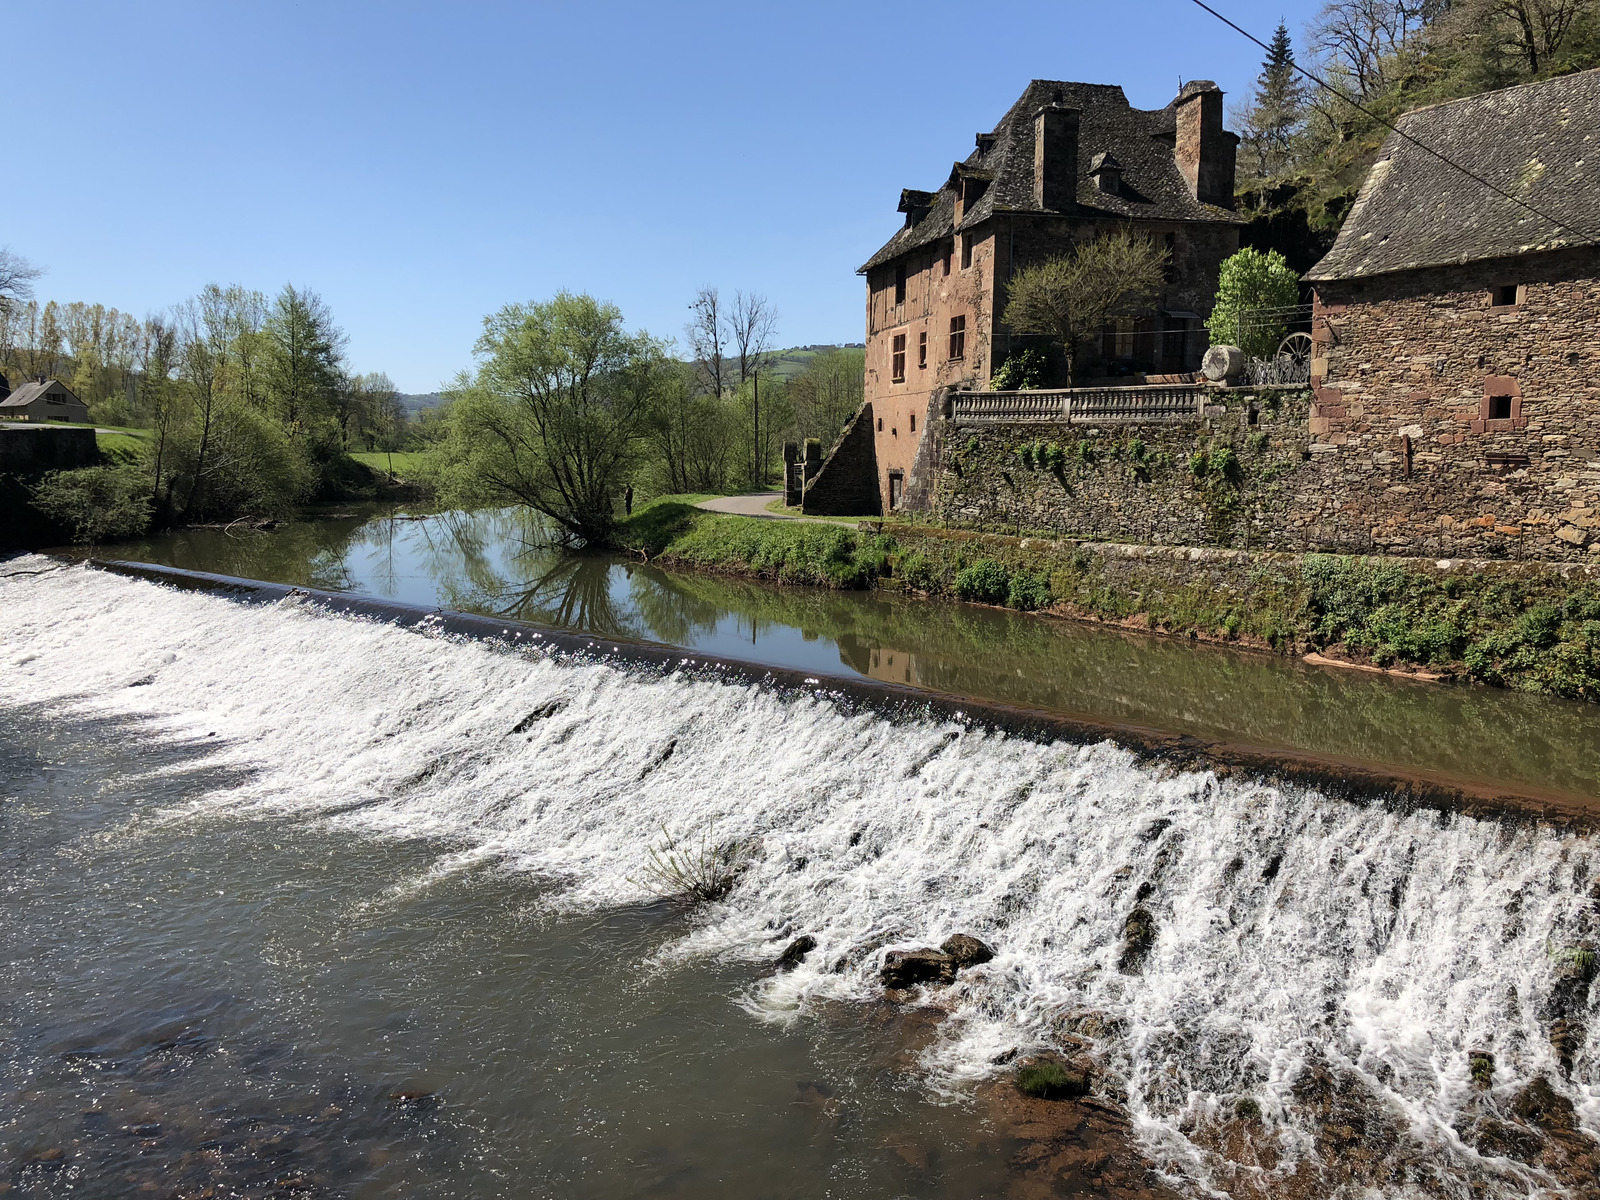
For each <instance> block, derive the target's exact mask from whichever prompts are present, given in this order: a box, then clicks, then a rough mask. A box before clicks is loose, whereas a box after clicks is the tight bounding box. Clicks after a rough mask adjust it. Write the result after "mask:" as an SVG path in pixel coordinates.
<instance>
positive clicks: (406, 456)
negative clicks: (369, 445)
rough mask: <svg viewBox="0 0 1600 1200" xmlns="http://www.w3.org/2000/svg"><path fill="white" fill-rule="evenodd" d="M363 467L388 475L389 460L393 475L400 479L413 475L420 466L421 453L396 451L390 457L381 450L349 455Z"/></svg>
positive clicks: (362, 451)
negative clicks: (391, 463) (392, 465)
mask: <svg viewBox="0 0 1600 1200" xmlns="http://www.w3.org/2000/svg"><path fill="white" fill-rule="evenodd" d="M350 457H351V458H353V459H355V460H356V461H357V462H358V463H360V464H361V465H362V466H364V467H371V468H372V469H373V470H374V471H382V472H383V473H384V474H386V475H387V474H388V473H389V469H390V460H391V459H392V460H393V463H394V473H395V474H396V475H397V476H399V477H400V478H401V479H405V478H408V477H409V476H411V475H414V474H415V473H416V471H417V469H418V468H419V467H420V466H421V465H422V458H423V455H422V452H421V451H418V450H397V451H395V452H394V453H393V454H392V455H391V454H385V453H384V452H383V451H382V450H361V451H357V452H356V453H353V454H351V455H350Z"/></svg>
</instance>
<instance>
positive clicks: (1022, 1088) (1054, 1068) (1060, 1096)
mask: <svg viewBox="0 0 1600 1200" xmlns="http://www.w3.org/2000/svg"><path fill="white" fill-rule="evenodd" d="M1017 1090H1018V1091H1019V1092H1021V1093H1022V1094H1023V1095H1024V1096H1033V1097H1035V1098H1036V1099H1039V1100H1069V1099H1071V1098H1072V1097H1073V1096H1083V1095H1087V1094H1088V1091H1089V1077H1088V1076H1087V1075H1085V1074H1084V1073H1083V1072H1082V1071H1069V1070H1067V1068H1066V1067H1064V1066H1062V1065H1061V1064H1060V1063H1058V1062H1054V1061H1052V1060H1050V1059H1045V1060H1044V1061H1043V1062H1035V1063H1029V1064H1028V1065H1027V1066H1025V1067H1023V1068H1022V1069H1021V1070H1019V1071H1018V1072H1017Z"/></svg>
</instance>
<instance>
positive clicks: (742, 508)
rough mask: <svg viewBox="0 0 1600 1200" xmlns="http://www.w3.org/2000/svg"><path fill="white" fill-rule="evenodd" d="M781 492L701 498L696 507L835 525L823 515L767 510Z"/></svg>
mask: <svg viewBox="0 0 1600 1200" xmlns="http://www.w3.org/2000/svg"><path fill="white" fill-rule="evenodd" d="M782 496H783V493H782V492H752V493H750V494H748V495H744V496H718V497H717V498H716V499H715V500H702V501H700V503H699V504H696V505H695V507H696V508H703V509H705V510H706V511H707V512H719V513H733V514H735V515H736V516H740V517H765V518H767V519H769V520H774V521H812V522H815V523H817V524H821V525H837V524H838V522H837V521H829V520H827V519H826V518H824V517H802V516H801V515H800V514H799V513H798V512H794V511H785V510H783V509H780V510H778V511H777V512H768V511H767V505H769V504H771V503H772V502H773V501H774V500H777V499H780V498H781V497H782Z"/></svg>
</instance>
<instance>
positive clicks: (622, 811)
mask: <svg viewBox="0 0 1600 1200" xmlns="http://www.w3.org/2000/svg"><path fill="white" fill-rule="evenodd" d="M19 569H32V570H43V572H44V573H42V574H38V575H28V576H22V575H20V574H11V575H10V577H8V578H5V579H3V580H0V603H3V611H4V612H5V614H6V619H5V624H4V628H3V631H0V647H3V654H4V658H3V660H0V661H3V663H4V669H3V671H0V703H4V704H18V703H29V704H33V705H43V706H45V707H47V708H50V709H54V710H58V711H61V712H63V713H71V714H83V715H89V716H114V717H118V718H121V719H123V720H136V721H138V722H140V723H142V727H143V728H144V729H145V731H146V732H147V736H148V737H149V738H151V739H155V740H157V741H160V742H164V743H169V744H172V743H184V742H188V743H204V744H205V745H207V746H208V748H210V749H209V753H208V761H210V762H211V763H213V764H214V765H216V766H217V767H218V768H223V769H227V768H234V769H235V770H233V771H232V772H231V774H230V776H229V777H230V778H231V779H233V780H235V781H236V782H233V783H230V784H229V785H227V786H226V787H224V788H222V789H220V790H217V791H214V792H212V793H210V794H209V795H208V798H207V800H206V801H205V802H204V804H203V805H201V806H198V810H197V811H188V810H185V811H175V812H169V813H167V814H165V816H166V819H167V820H169V821H171V822H174V823H178V824H181V823H182V822H185V821H192V820H196V819H204V818H205V817H206V815H207V813H208V812H209V811H211V810H213V809H218V808H223V809H226V810H228V811H230V812H235V813H237V812H248V811H250V810H252V809H260V810H266V811H271V812H284V811H288V812H293V813H296V814H299V815H302V816H305V817H311V818H314V819H317V820H320V821H324V822H327V823H329V824H330V825H332V826H334V827H343V828H345V829H348V830H349V831H351V832H352V833H361V834H365V835H369V836H377V837H396V836H405V837H411V836H418V835H425V836H429V837H435V838H441V839H445V840H446V841H448V842H449V843H451V844H452V845H453V846H454V847H455V851H456V852H455V853H454V854H453V855H451V856H447V857H445V858H442V859H441V860H440V861H439V862H438V863H437V864H436V866H435V868H434V872H435V876H436V877H437V876H443V875H448V874H449V873H451V872H454V871H459V870H462V869H465V868H466V867H467V866H469V865H471V864H474V863H479V862H482V861H483V860H484V859H493V860H496V861H498V862H501V863H503V864H505V865H506V866H508V867H510V868H512V869H517V870H524V871H530V872H536V873H538V874H540V875H542V876H545V877H547V878H549V879H552V880H556V881H559V883H560V885H561V886H560V887H559V889H557V890H556V891H555V892H554V893H553V895H554V896H555V899H554V900H553V901H551V902H552V903H555V904H559V905H561V906H564V907H567V908H577V909H604V908H614V907H617V906H624V905H630V904H634V903H637V902H639V901H641V900H643V899H647V898H649V893H648V892H647V891H646V890H645V889H644V888H643V887H642V886H641V885H640V884H639V883H637V882H635V880H636V879H638V878H640V877H641V868H642V866H643V862H644V859H645V854H646V851H647V849H648V848H649V847H650V846H651V845H652V844H654V843H655V842H657V841H658V840H659V838H660V835H661V831H662V830H663V829H665V830H667V831H670V832H672V833H674V834H678V835H686V836H688V837H690V838H694V837H699V836H703V835H705V834H706V833H707V831H711V830H714V831H715V837H717V838H719V839H737V840H739V841H741V842H742V843H744V845H745V846H746V847H747V848H748V850H749V860H748V865H747V868H746V869H745V871H744V873H743V874H742V875H741V877H740V879H739V882H738V884H737V886H736V887H735V888H734V890H733V891H732V892H731V893H730V894H729V895H728V896H727V897H726V899H724V900H723V901H721V902H719V903H717V904H715V905H712V906H710V907H709V908H708V909H706V910H705V912H704V914H703V919H702V920H700V921H699V922H698V923H697V925H696V927H695V929H694V931H693V932H692V933H691V934H690V935H689V936H688V937H687V938H686V939H685V940H683V941H682V942H680V943H678V944H677V945H676V946H675V947H674V948H673V952H672V957H694V956H734V957H743V958H749V959H762V958H768V959H770V958H773V957H775V956H776V954H777V953H778V951H779V950H781V949H782V947H783V946H784V945H785V944H786V943H787V942H788V941H789V940H790V939H791V938H793V937H795V936H796V935H799V934H808V935H810V936H812V937H814V938H815V939H816V942H817V948H816V949H815V950H814V951H813V952H812V953H810V954H809V955H807V956H806V958H805V959H804V961H803V962H802V963H801V964H800V965H799V967H798V968H797V969H795V970H794V971H792V972H789V973H782V974H775V975H773V976H771V977H770V978H769V979H767V980H766V982H764V983H762V984H760V985H758V986H756V987H754V988H753V989H752V990H751V991H750V992H749V993H748V994H746V995H744V996H743V997H741V1003H743V1005H744V1006H745V1007H746V1008H748V1010H749V1011H750V1012H751V1013H753V1014H755V1015H757V1016H758V1017H760V1018H761V1019H765V1020H771V1021H784V1020H787V1019H789V1018H790V1017H792V1016H793V1015H794V1014H796V1013H798V1012H801V1011H804V1010H805V1009H806V1008H807V1007H808V1006H814V1005H816V1004H818V1003H819V1002H821V1001H824V1000H837V1001H845V1002H859V1003H869V1002H875V1001H877V1000H879V999H880V998H881V995H882V993H881V989H880V988H879V986H878V984H877V968H878V966H879V964H880V963H881V961H882V956H883V954H884V953H885V952H886V951H888V950H891V949H894V948H897V947H899V948H904V947H913V946H921V945H928V944H936V943H937V942H939V941H940V940H941V939H943V938H944V937H946V936H948V935H950V934H952V933H955V932H958V931H967V932H972V933H976V934H978V935H979V936H981V937H983V938H984V939H986V940H987V941H989V942H991V943H992V944H993V945H994V946H995V947H996V949H997V950H998V955H997V957H996V958H995V959H994V961H993V962H990V963H988V964H986V965H983V966H980V967H976V968H971V969H968V970H965V971H963V972H962V973H961V975H960V976H959V978H958V981H957V982H956V983H955V984H954V985H952V986H951V987H949V988H946V989H940V990H937V991H935V992H932V993H930V994H929V996H928V998H929V999H930V1000H932V1001H933V1002H935V1003H937V1004H939V1005H940V1006H941V1007H943V1008H944V1009H945V1010H946V1012H947V1014H948V1015H947V1018H946V1019H945V1020H944V1021H943V1022H942V1024H941V1025H940V1032H939V1036H938V1038H937V1040H936V1041H935V1043H934V1044H933V1046H932V1047H931V1048H930V1049H929V1050H928V1051H927V1052H926V1055H925V1061H924V1066H925V1068H926V1071H927V1079H928V1086H929V1087H931V1088H933V1089H936V1090H943V1091H947V1092H950V1093H955V1094H959V1093H960V1092H961V1091H962V1090H963V1089H964V1088H966V1087H968V1086H970V1083H971V1081H973V1080H976V1079H978V1078H980V1077H984V1076H989V1075H993V1074H995V1073H997V1072H999V1071H1001V1070H1003V1069H1005V1068H1003V1067H1001V1066H998V1065H996V1064H997V1063H999V1062H1005V1061H1008V1060H1009V1059H1010V1058H1011V1057H1013V1056H1014V1055H1015V1054H1016V1053H1018V1052H1024V1053H1025V1052H1029V1051H1032V1050H1036V1049H1041V1048H1046V1047H1055V1048H1065V1049H1066V1050H1067V1051H1068V1052H1070V1053H1072V1054H1075V1055H1078V1056H1081V1057H1085V1058H1087V1059H1089V1060H1091V1061H1092V1062H1093V1063H1094V1064H1095V1067H1096V1070H1097V1076H1096V1078H1097V1084H1096V1086H1097V1089H1098V1090H1100V1091H1102V1092H1103V1093H1104V1094H1105V1095H1107V1096H1108V1097H1110V1098H1111V1099H1113V1100H1115V1101H1117V1102H1119V1103H1121V1104H1122V1105H1124V1106H1125V1107H1126V1108H1127V1109H1128V1110H1129V1111H1130V1112H1131V1113H1132V1114H1133V1115H1134V1117H1135V1120H1136V1127H1137V1129H1138V1131H1139V1135H1140V1138H1141V1141H1142V1144H1143V1146H1144V1148H1145V1150H1146V1152H1147V1153H1148V1154H1149V1155H1150V1157H1151V1159H1152V1160H1153V1161H1154V1162H1156V1163H1157V1164H1158V1165H1159V1166H1160V1167H1161V1168H1162V1169H1163V1170H1164V1171H1166V1172H1168V1173H1169V1174H1170V1175H1171V1177H1172V1178H1174V1179H1176V1180H1182V1181H1184V1186H1185V1187H1186V1188H1188V1189H1189V1190H1196V1189H1198V1190H1199V1192H1201V1193H1204V1192H1206V1191H1215V1192H1217V1193H1220V1194H1233V1195H1261V1196H1268V1195H1283V1194H1303V1195H1329V1194H1347V1195H1352V1196H1354V1195H1365V1194H1382V1195H1418V1196H1423V1195H1426V1196H1452V1197H1454V1196H1461V1197H1466V1196H1482V1195H1490V1196H1513V1195H1515V1196H1522V1195H1528V1194H1530V1193H1531V1194H1552V1195H1554V1194H1570V1195H1579V1194H1583V1188H1582V1185H1581V1184H1579V1183H1575V1182H1574V1181H1575V1180H1576V1179H1581V1178H1582V1176H1583V1173H1584V1172H1585V1171H1589V1172H1592V1170H1593V1167H1592V1160H1590V1165H1587V1166H1586V1165H1584V1162H1583V1158H1584V1156H1585V1155H1586V1154H1589V1153H1591V1152H1592V1150H1593V1146H1594V1141H1593V1139H1594V1138H1595V1137H1596V1136H1600V1070H1597V1066H1596V1049H1595V1038H1594V1036H1593V1035H1591V1033H1590V1030H1591V1029H1592V1028H1594V1027H1595V1024H1596V1021H1595V1017H1596V1012H1595V1009H1596V1001H1597V1000H1600V996H1596V995H1595V994H1594V993H1597V992H1600V989H1591V988H1590V986H1589V980H1590V977H1591V976H1592V975H1593V973H1594V955H1593V946H1594V938H1595V936H1596V932H1597V931H1596V928H1595V925H1596V923H1597V913H1596V897H1597V896H1600V857H1597V854H1596V847H1595V845H1594V842H1593V839H1592V838H1591V837H1589V836H1586V835H1580V834H1575V833H1570V832H1561V831H1557V830H1553V829H1551V828H1548V827H1545V826H1541V825H1539V824H1537V823H1536V822H1534V821H1532V820H1511V819H1507V820H1504V821H1500V822H1494V821H1485V820H1477V819H1472V818H1466V817H1460V816H1452V815H1448V814H1440V813H1437V812H1433V811H1413V812H1403V811H1390V810H1388V809H1386V808H1385V807H1384V806H1382V805H1380V804H1375V803H1373V804H1362V803H1353V802H1350V801H1347V800H1341V799H1335V798H1330V797H1327V796H1325V795H1322V794H1319V793H1318V792H1316V791H1314V790H1308V789H1302V788H1296V787H1275V786H1268V785H1267V784H1265V783H1261V782H1250V781H1246V780H1242V779H1234V778H1225V779H1219V778H1217V777H1216V776H1214V775H1212V774H1210V773H1203V772H1175V771H1172V770H1168V769H1163V768H1160V767H1158V766H1151V765H1148V764H1142V763H1138V762H1136V761H1134V759H1133V758H1132V756H1131V755H1130V754H1128V753H1127V752H1126V751H1123V750H1121V749H1119V748H1118V747H1116V746H1114V745H1112V744H1109V743H1103V744H1099V745H1092V746H1076V745H1067V744H1059V743H1058V744H1053V745H1040V744H1036V743H1034V742H1030V741H1026V740H1022V739H1018V738H1014V737H1008V736H1006V735H1004V734H1002V733H999V732H994V731H986V730H982V729H978V728H974V727H970V726H966V725H963V724H960V723H955V722H939V721H932V720H898V721H892V720H889V719H886V718H885V717H883V716H880V715H877V714H873V713H861V712H849V711H846V710H844V709H843V708H841V707H840V706H838V705H836V704H834V703H832V702H830V701H829V699H828V698H827V697H826V695H825V694H821V693H819V694H814V695H782V694H778V693H776V692H774V691H772V690H768V689H763V688H758V687H754V686H747V685H735V684H729V683H719V682H715V681H708V680H704V679H697V678H693V677H690V676H688V675H671V676H666V677H663V676H660V675H656V674H650V673H646V672H640V671H630V670H628V669H626V668H623V667H619V666H616V665H608V664H595V663H574V662H558V661H554V660H550V659H546V658H542V657H540V656H538V655H537V654H535V653H532V652H528V651H513V650H508V649H505V648H501V647H496V646H491V645H485V644H479V643H467V642H459V641H452V640H449V639H444V638H438V637H428V636H419V635H418V634H416V633H413V632H405V631H401V630H398V629H395V628H392V627H389V626H386V625H382V624H379V623H374V622H364V621H356V620H348V619H338V618H331V617H328V616H326V615H322V614H319V613H317V612H315V611H305V610H304V609H302V608H300V607H299V606H296V605H293V604H280V605H277V606H272V607H249V606H242V605H237V604H232V603H229V602H227V601H225V600H222V599H218V598H215V597H211V596H206V595H198V594H188V593H180V592H175V591H171V590H166V589H161V588H157V587H155V586H153V585H151V584H147V583H143V582H138V581H133V580H129V579H125V578H120V577H115V576H111V575H107V574H104V573H100V572H97V571H93V570H90V569H86V568H81V567H74V568H53V567H51V566H50V565H49V564H46V563H45V562H44V561H43V560H20V561H13V562H12V563H10V564H7V566H6V568H5V573H15V572H17V571H18V570H19ZM429 883H430V879H428V878H424V879H421V880H418V881H417V886H419V887H425V886H428V885H429ZM1152 930H1153V937H1150V936H1149V933H1150V931H1152ZM658 965H659V966H661V967H662V968H663V969H671V967H672V963H671V962H670V961H664V962H662V963H661V964H658ZM1491 1069H1492V1073H1491ZM1541 1081H1542V1082H1541Z"/></svg>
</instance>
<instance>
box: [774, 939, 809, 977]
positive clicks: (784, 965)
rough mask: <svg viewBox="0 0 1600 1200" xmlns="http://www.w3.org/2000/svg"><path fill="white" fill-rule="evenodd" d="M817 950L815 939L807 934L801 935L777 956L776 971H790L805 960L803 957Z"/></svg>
mask: <svg viewBox="0 0 1600 1200" xmlns="http://www.w3.org/2000/svg"><path fill="white" fill-rule="evenodd" d="M816 948H817V939H816V938H814V937H812V936H811V935H810V934H809V933H807V934H801V935H800V936H799V937H797V938H795V940H794V941H792V942H790V943H789V944H788V945H787V946H786V947H784V951H783V953H782V954H780V955H778V970H780V971H792V970H794V969H795V968H796V967H798V966H799V965H800V964H801V962H803V961H804V960H805V956H806V955H808V954H810V953H811V952H812V951H813V950H815V949H816Z"/></svg>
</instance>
